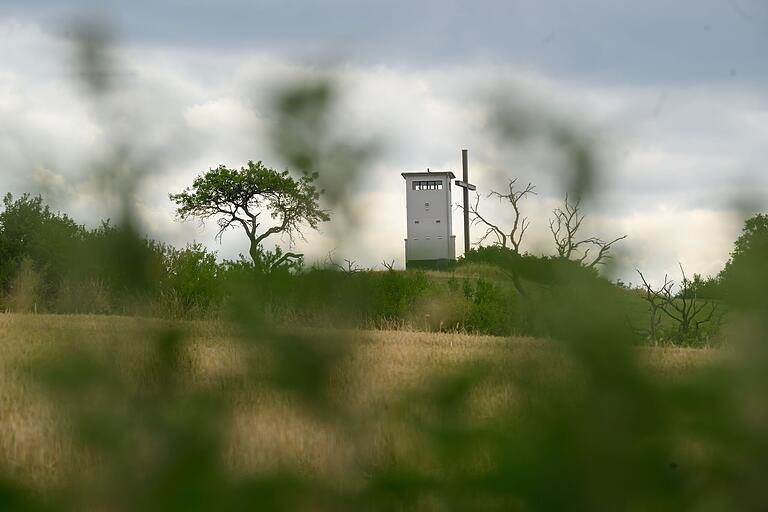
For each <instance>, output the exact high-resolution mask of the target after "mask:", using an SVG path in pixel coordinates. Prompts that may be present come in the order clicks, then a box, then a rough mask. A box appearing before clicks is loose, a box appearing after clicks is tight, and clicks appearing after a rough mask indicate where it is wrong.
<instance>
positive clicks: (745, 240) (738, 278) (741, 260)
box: [719, 214, 768, 304]
mask: <svg viewBox="0 0 768 512" xmlns="http://www.w3.org/2000/svg"><path fill="white" fill-rule="evenodd" d="M719 277H720V278H721V280H722V283H723V286H724V288H725V293H726V295H727V297H728V299H729V302H733V303H743V302H745V301H752V302H757V303H762V304H768V299H766V295H765V289H766V286H768V214H757V215H754V216H753V217H751V218H749V219H747V220H746V221H745V222H744V227H743V228H742V230H741V235H739V238H738V239H736V243H735V244H734V248H733V252H732V253H731V259H730V260H729V261H728V263H726V265H725V268H724V269H723V271H722V272H721V273H720V276H719Z"/></svg>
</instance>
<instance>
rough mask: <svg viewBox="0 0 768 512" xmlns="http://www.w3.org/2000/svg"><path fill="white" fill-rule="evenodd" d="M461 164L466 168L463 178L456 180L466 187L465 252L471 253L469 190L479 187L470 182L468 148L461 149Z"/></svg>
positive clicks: (462, 186)
mask: <svg viewBox="0 0 768 512" xmlns="http://www.w3.org/2000/svg"><path fill="white" fill-rule="evenodd" d="M461 166H462V168H463V170H464V176H463V178H464V179H463V180H456V182H455V183H456V185H457V186H459V187H461V188H463V189H464V254H468V253H469V191H470V190H476V189H477V187H476V186H474V185H472V184H471V183H470V182H469V164H468V162H467V150H466V149H462V150H461Z"/></svg>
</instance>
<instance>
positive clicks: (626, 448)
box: [0, 33, 768, 512]
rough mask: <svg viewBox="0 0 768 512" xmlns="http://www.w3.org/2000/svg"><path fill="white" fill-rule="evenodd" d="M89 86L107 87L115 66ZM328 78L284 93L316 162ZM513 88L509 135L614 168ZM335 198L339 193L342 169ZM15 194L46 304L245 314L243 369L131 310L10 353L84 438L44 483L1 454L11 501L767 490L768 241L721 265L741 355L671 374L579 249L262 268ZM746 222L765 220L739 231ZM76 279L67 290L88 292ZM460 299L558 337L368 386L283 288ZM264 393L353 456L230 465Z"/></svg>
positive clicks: (230, 502)
mask: <svg viewBox="0 0 768 512" xmlns="http://www.w3.org/2000/svg"><path fill="white" fill-rule="evenodd" d="M88 34H90V35H91V36H92V37H90V38H88V37H86V38H85V39H86V40H85V41H84V45H85V46H84V48H83V56H82V58H83V62H84V64H83V65H84V66H86V68H89V69H90V72H89V73H85V75H86V76H89V77H92V78H98V77H99V76H102V75H101V74H99V73H100V70H104V69H109V66H107V65H106V63H105V62H104V58H105V57H104V55H105V54H106V52H104V51H102V50H101V49H100V48H99V45H100V44H103V43H102V42H101V39H99V38H98V37H95V36H93V34H92V33H88ZM88 34H86V35H88ZM97 35H98V33H97ZM88 45H95V46H88ZM86 71H88V69H86ZM91 86H92V88H93V89H95V90H98V91H101V90H102V89H104V88H107V87H108V86H109V82H108V81H103V80H97V81H95V82H93V83H92V85H91ZM333 98H334V94H333V89H332V88H331V86H330V85H328V86H325V87H318V86H308V85H307V84H305V83H303V84H299V85H298V86H297V87H290V86H288V87H286V90H285V91H283V94H282V95H280V96H279V100H278V101H277V103H278V107H279V108H280V109H281V110H282V111H283V113H284V114H285V115H286V117H285V118H283V119H282V122H280V123H278V126H277V129H276V133H275V138H276V144H275V145H276V147H277V148H278V150H280V151H281V152H282V153H283V155H284V156H285V157H286V160H288V161H289V162H291V163H292V164H295V165H296V166H297V169H298V170H300V171H308V170H312V169H313V168H315V167H317V168H320V169H323V171H328V170H329V169H331V168H332V167H333V166H330V165H329V164H328V161H326V160H325V156H326V155H327V154H328V153H326V152H324V151H319V150H317V148H316V147H314V146H313V142H312V138H313V137H318V138H323V137H324V136H325V135H326V134H325V133H318V132H317V131H316V130H315V129H316V128H317V127H318V126H324V125H325V124H331V122H332V118H331V117H330V115H329V114H328V112H329V110H330V108H329V104H330V103H331V102H332V99H333ZM497 110H498V115H499V119H497V124H498V125H500V132H501V134H502V135H504V136H506V137H518V138H519V137H522V136H525V135H528V132H529V130H528V128H527V127H526V122H530V123H531V124H533V125H534V126H533V128H535V130H538V131H542V130H543V131H548V132H550V133H549V139H551V140H552V141H553V143H555V144H559V145H561V146H563V147H562V148H561V149H562V150H563V152H564V153H565V154H566V155H567V157H568V159H569V162H570V166H571V167H572V172H571V175H570V176H568V179H567V180H566V181H567V182H568V183H569V185H570V188H571V189H573V190H576V191H591V192H592V193H597V192H598V191H599V182H598V180H597V178H596V176H595V172H594V169H593V167H594V165H595V164H594V159H593V158H592V156H591V155H592V153H591V151H590V148H589V147H588V144H586V143H585V142H584V141H585V137H579V136H576V135H574V134H572V132H571V131H569V130H566V129H563V128H559V127H557V126H552V125H551V124H549V123H544V122H538V123H536V122H535V120H536V119H537V118H536V117H535V116H531V115H529V116H526V117H520V116H509V115H508V114H509V112H510V111H509V110H508V109H504V108H498V109H497ZM364 153H365V152H364V151H360V152H355V151H351V150H350V151H348V152H346V153H345V155H347V157H349V158H345V159H343V160H341V161H340V160H333V162H334V165H337V164H339V162H341V163H342V164H343V165H341V167H343V169H342V172H341V173H340V175H341V176H349V175H353V174H355V173H356V170H357V169H358V166H357V163H359V160H355V159H354V158H353V156H354V155H363V154H364ZM361 158H362V157H361ZM321 175H322V172H321ZM332 200H333V202H334V203H336V204H342V203H344V202H345V201H346V200H347V199H346V196H345V195H344V194H343V193H341V192H338V194H337V195H336V196H335V197H334V198H332ZM126 202H127V200H126ZM129 213H130V212H129ZM0 215H2V216H0V220H1V221H2V223H0V254H2V256H3V261H2V265H3V266H2V269H3V275H2V281H0V282H1V283H2V285H3V287H4V292H5V293H9V292H11V291H12V290H11V286H12V283H13V279H14V278H15V277H17V276H19V275H21V274H20V273H22V272H23V273H25V274H24V275H32V274H34V273H35V272H36V273H38V274H39V279H31V278H26V279H27V280H28V281H29V282H32V283H33V284H35V286H33V287H32V288H35V287H38V286H39V287H40V289H41V290H43V291H42V292H41V293H42V294H41V295H40V297H41V300H42V302H41V303H43V304H46V307H50V308H53V307H54V306H53V304H54V301H53V299H52V297H53V296H55V295H56V292H57V291H58V292H61V290H64V289H66V287H67V286H70V287H77V286H86V285H90V286H92V287H93V290H96V291H98V290H101V291H102V292H103V293H104V294H106V295H107V297H106V298H105V301H106V302H105V304H107V305H108V309H109V311H105V312H115V309H113V308H116V309H120V308H126V309H125V310H126V311H128V309H127V308H129V304H131V306H130V307H132V308H134V309H133V310H132V312H139V311H140V308H141V305H142V304H144V305H145V307H148V308H150V309H151V310H155V311H156V308H155V306H154V305H155V303H154V302H153V300H155V299H157V298H158V297H160V298H168V297H171V298H172V301H173V302H174V304H175V306H174V308H178V310H177V311H184V312H187V311H191V310H194V309H195V308H201V310H204V309H206V308H209V307H210V305H211V299H210V298H211V296H214V297H216V296H217V294H218V295H219V296H224V297H226V300H227V302H225V303H224V304H226V306H227V307H226V308H225V309H224V312H223V313H222V314H223V315H225V316H226V318H227V319H228V322H227V323H226V324H224V323H222V324H221V325H226V326H227V327H226V328H227V329H231V330H232V331H231V332H229V333H226V334H227V336H228V337H229V338H230V339H231V340H232V341H233V343H236V344H237V351H236V352H235V353H236V354H237V356H236V357H237V360H238V362H239V363H241V364H240V373H238V374H236V375H227V374H225V375H216V374H213V375H208V376H206V377H205V378H203V377H201V376H200V375H199V374H197V373H195V370H194V369H195V364H196V363H195V359H194V358H193V357H192V354H193V353H194V351H193V349H194V347H193V346H192V345H191V344H190V342H189V332H188V331H185V330H183V329H182V328H181V327H179V325H182V324H168V323H150V322H146V323H140V324H139V325H140V326H141V327H140V329H139V332H121V331H120V330H119V329H116V330H115V331H114V332H110V333H109V338H108V339H106V340H100V343H102V344H101V345H99V346H98V347H95V348H94V347H93V346H89V345H88V344H87V343H86V342H85V340H84V339H83V336H86V335H87V333H83V332H78V331H71V332H70V331H68V330H64V329H62V330H61V332H57V333H55V337H56V340H55V341H56V344H55V346H56V350H55V351H54V352H55V353H51V354H37V355H38V356H39V357H38V359H35V360H34V361H32V362H30V363H29V364H28V365H27V366H26V367H24V368H21V369H19V371H18V372H17V373H18V374H19V375H18V377H19V378H23V379H25V380H24V382H27V383H29V384H30V385H31V386H34V387H35V389H38V390H39V391H40V393H42V395H43V396H44V397H45V398H46V400H47V402H48V403H49V404H50V405H51V407H53V408H54V409H55V410H56V411H57V413H58V416H57V418H59V419H60V424H59V425H58V427H59V428H61V429H62V430H63V431H64V432H66V434H67V435H68V437H69V438H70V439H71V440H72V443H73V444H74V446H75V447H76V449H77V453H79V454H81V458H80V459H77V460H73V461H69V465H68V466H67V471H66V473H65V474H64V475H62V478H61V479H60V480H59V481H57V482H56V484H55V485H52V486H50V487H48V488H44V489H42V490H40V489H35V488H34V486H33V485H30V483H29V482H26V481H24V479H23V477H19V476H17V475H16V474H14V473H13V472H12V471H10V470H0V510H8V511H29V510H48V511H75V510H77V511H79V510H110V511H111V510H150V511H151V510H158V511H159V510H163V511H172V510H185V511H188V510H251V509H254V510H264V511H269V510H285V511H288V510H329V511H331V510H332V511H339V510H355V511H356V510H373V511H375V510H440V511H443V510H445V511H454V510H455V511H459V510H519V511H534V510H536V511H538V510H557V511H564V510H575V511H594V510H623V511H648V510H697V511H707V512H709V511H712V512H715V511H732V510H745V511H751V510H756V511H757V510H763V509H764V508H765V505H766V503H768V488H766V486H765V484H764V482H765V478H766V477H767V476H768V407H766V403H765V396H766V392H767V391H768V378H767V377H766V376H767V375H768V371H766V370H768V345H766V343H765V336H766V333H767V332H768V321H766V319H768V299H767V298H766V297H768V296H767V295H766V294H765V289H766V286H765V285H766V284H768V266H767V265H766V261H768V244H764V243H762V242H759V243H752V242H750V243H748V244H741V245H739V248H737V251H736V252H735V253H734V257H733V260H732V263H731V264H730V267H729V268H728V270H727V272H726V274H727V276H728V278H727V282H728V283H729V284H728V297H730V298H731V307H732V308H733V311H732V313H733V315H734V321H733V332H732V333H731V334H730V335H729V343H730V347H732V349H733V350H732V351H730V352H729V354H728V355H729V358H726V357H722V358H720V359H719V360H716V361H714V362H713V363H712V364H710V365H705V366H704V367H702V368H700V369H698V370H690V371H686V372H672V373H671V374H670V375H665V376H660V374H659V372H657V371H656V370H654V369H653V368H651V369H649V368H648V364H647V361H645V359H644V358H645V357H646V356H648V355H649V354H653V353H654V352H651V351H649V350H640V349H638V348H637V343H638V340H639V336H638V333H637V332H636V330H635V329H633V327H632V325H631V322H628V321H627V320H628V319H627V309H626V302H625V300H624V299H625V298H626V297H627V294H628V293H629V294H631V293H634V292H631V291H629V292H628V291H627V290H622V289H620V288H618V287H616V286H614V285H612V284H611V283H609V282H607V281H605V280H603V279H601V278H599V276H597V275H595V273H594V272H591V271H588V270H585V269H583V268H582V267H580V266H579V265H577V264H573V262H566V261H563V260H559V259H548V258H534V257H530V256H519V255H514V256H513V255H510V254H508V253H505V252H503V251H500V250H497V249H493V248H490V249H483V250H477V251H474V252H473V253H470V254H468V255H467V258H466V259H465V263H464V264H465V265H466V268H470V269H471V268H474V269H475V270H477V269H480V268H482V269H484V270H483V271H487V272H489V273H493V272H495V273H496V274H497V275H503V276H507V281H506V282H504V281H501V280H497V281H491V280H490V279H488V278H487V277H485V276H482V277H471V278H468V277H467V275H459V273H458V272H456V273H455V274H454V275H450V274H443V275H442V276H436V275H433V274H426V273H420V272H407V273H403V272H394V271H386V272H351V269H350V272H342V271H340V270H338V269H336V270H334V269H329V268H317V269H314V270H312V271H309V272H306V273H295V272H291V271H290V269H286V268H281V269H278V270H277V271H276V272H273V273H265V272H258V271H255V270H254V268H253V263H252V262H249V261H245V260H242V259H241V260H239V261H235V262H225V263H223V264H218V263H216V262H215V259H214V257H213V255H211V254H209V253H207V252H206V251H205V250H204V249H203V248H202V247H200V246H198V245H191V246H188V247H186V248H185V249H172V248H168V247H165V246H162V245H160V244H157V243H154V242H151V241H148V240H146V239H144V238H143V237H140V236H138V234H137V232H136V229H135V228H134V227H133V225H132V223H131V217H130V215H129V214H128V215H127V216H126V218H124V219H123V220H122V222H120V224H119V225H115V226H113V225H111V224H109V223H105V224H104V225H102V226H101V227H100V228H99V229H96V230H86V229H85V228H83V227H81V226H78V225H77V224H75V223H74V222H73V221H71V220H70V219H68V217H66V216H64V215H60V214H55V213H52V212H50V210H49V209H48V208H47V207H45V206H44V205H43V204H42V201H41V200H40V199H39V198H35V197H33V196H23V197H22V198H20V199H18V200H16V201H14V200H13V199H12V198H10V197H9V198H8V199H7V201H6V203H5V210H4V212H3V214H0ZM28 217H29V218H28ZM758 227H759V226H758ZM46 233H48V234H50V236H48V235H46ZM753 233H762V228H760V229H757V228H756V229H752V228H748V229H747V230H745V235H744V236H747V237H751V236H752V235H753ZM43 235H45V236H43ZM760 236H762V235H760ZM755 240H758V239H755ZM759 240H762V238H759ZM70 255H71V256H70ZM58 258H61V259H60V260H59V259H58ZM473 265H474V266H473ZM466 268H465V270H466ZM443 278H444V279H443ZM501 283H504V284H501ZM532 284H536V285H538V286H532ZM521 290H522V293H521ZM96 291H94V293H96ZM69 294H70V296H71V297H72V298H73V300H74V298H76V297H78V296H81V295H82V294H83V293H82V292H78V291H74V292H73V291H70V292H69ZM446 296H448V297H451V300H446V299H445V297H446ZM512 296H514V297H516V298H515V299H514V300H510V297H512ZM116 298H119V300H116ZM89 300H94V302H93V303H96V302H98V301H95V299H89ZM116 304H117V305H118V306H116ZM446 304H447V305H450V306H451V307H454V306H455V307H456V309H455V310H456V311H462V312H466V311H468V313H467V314H466V316H464V317H462V318H465V327H467V328H472V327H471V326H482V329H487V330H488V331H490V332H499V333H501V332H506V330H507V329H510V328H511V324H510V323H509V322H510V321H509V318H515V315H518V316H521V317H524V318H526V321H527V322H531V323H528V324H524V325H526V328H529V329H531V328H535V329H541V330H542V331H541V332H546V333H547V334H548V335H549V337H550V338H551V339H550V340H548V341H543V342H542V345H541V346H542V350H545V351H546V352H547V357H545V358H543V359H540V360H537V359H535V358H531V359H525V358H520V359H516V358H515V357H512V356H505V355H501V356H499V357H498V358H488V359H483V360H467V361H456V362H454V363H453V364H448V363H447V362H446V363H445V366H444V367H442V368H439V370H440V371H438V372H437V373H436V374H433V373H431V372H430V371H429V370H428V369H426V368H425V369H424V373H423V375H422V376H421V377H422V378H420V379H418V380H417V381H416V383H415V384H414V385H413V386H412V387H410V388H406V389H394V390H391V395H389V396H387V397H385V400H383V401H382V402H381V403H379V402H376V403H374V404H372V405H371V407H369V408H364V407H359V404H356V401H355V397H356V395H355V390H354V389H352V388H351V386H345V385H344V384H345V383H347V384H348V382H349V375H348V372H349V365H350V364H354V362H355V361H356V359H355V357H356V355H357V354H356V352H355V351H354V347H355V343H356V340H355V334H354V333H350V332H347V331H342V330H329V329H324V330H321V329H305V328H303V327H306V326H307V322H305V321H296V322H295V323H294V324H293V325H290V326H287V327H286V325H285V324H280V323H278V322H275V321H274V315H273V313H274V309H275V306H276V305H283V306H285V305H295V306H296V308H297V310H298V311H299V312H300V311H301V309H302V308H305V310H306V308H308V307H310V306H311V307H314V308H323V309H324V310H325V311H330V312H332V313H333V314H335V315H337V316H338V317H339V318H343V319H346V318H350V316H351V317H352V318H355V317H357V318H358V319H359V318H360V315H362V316H365V315H370V314H374V315H380V316H381V317H382V318H388V317H393V318H397V317H399V316H401V315H403V314H406V313H408V312H410V311H413V310H417V311H424V312H431V313H430V315H438V313H439V312H440V311H441V308H442V307H443V306H445V305H446ZM147 305H148V306H147ZM532 305H535V307H534V306H532ZM465 308H466V311H465ZM534 311H535V312H536V318H535V321H533V320H531V319H530V318H529V317H530V316H532V315H533V314H534ZM176 314H178V313H176ZM449 316H450V315H449ZM446 318H447V316H446ZM300 320H303V319H300ZM424 321H425V322H434V321H435V320H434V318H432V316H431V317H430V319H429V320H427V319H424ZM441 323H442V322H441ZM468 326H469V327H468ZM187 328H189V329H196V328H199V326H198V325H195V324H192V325H191V326H187ZM479 329H480V327H478V330H479ZM23 336H24V335H23V334H22V335H21V337H23ZM23 341H24V340H22V339H20V340H19V342H20V343H21V342H23ZM478 342H480V341H478ZM128 354H131V357H130V358H129V357H127V356H128ZM724 355H725V354H723V356H724ZM375 370H376V367H375V365H373V366H372V367H370V368H361V369H360V371H363V372H365V371H371V372H373V371H375ZM479 396H482V397H485V398H484V400H485V401H486V402H488V403H485V402H484V403H479V400H478V397H479ZM270 400H277V401H278V403H280V404H283V405H287V406H290V407H293V408H294V409H295V410H298V411H300V412H301V414H302V415H303V416H304V417H306V418H309V419H311V421H312V422H313V423H312V424H313V425H317V426H318V428H322V427H328V428H332V429H333V430H334V431H336V432H339V433H340V434H341V436H342V438H343V440H344V443H343V445H344V446H336V447H335V448H336V451H334V452H333V455H335V456H336V458H337V459H338V460H337V465H338V466H339V467H340V468H341V470H340V472H339V474H338V475H336V474H335V475H316V474H312V473H311V472H309V471H307V470H306V469H305V468H301V467H300V466H298V467H293V466H286V467H280V466H278V467H263V468H257V469H256V470H246V469H243V470H235V469H234V468H231V467H228V466H227V458H226V453H225V450H226V447H227V446H230V447H231V444H230V443H231V438H230V437H229V431H230V429H231V428H232V426H233V425H234V424H235V423H236V417H237V410H238V407H239V406H242V405H243V404H244V403H246V402H247V403H249V404H253V405H255V407H256V408H257V409H259V411H260V410H262V409H265V410H266V409H268V406H269V402H270ZM2 403H3V402H0V404H2ZM278 427H280V426H278ZM382 432H385V433H387V432H388V433H389V434H388V436H389V437H388V444H387V445H386V446H387V449H384V450H381V449H378V450H377V449H376V448H375V446H374V445H375V443H374V442H373V439H375V438H376V435H377V434H380V433H382ZM253 435H258V433H253ZM302 442H305V440H302ZM306 442H309V441H306ZM233 449H235V450H237V449H239V446H235V447H234V448H233ZM3 463H4V461H0V466H2V465H3ZM72 468H74V470H73V469H72ZM339 475H341V476H339Z"/></svg>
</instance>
